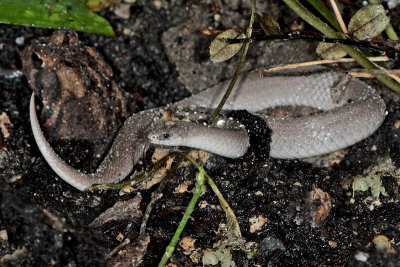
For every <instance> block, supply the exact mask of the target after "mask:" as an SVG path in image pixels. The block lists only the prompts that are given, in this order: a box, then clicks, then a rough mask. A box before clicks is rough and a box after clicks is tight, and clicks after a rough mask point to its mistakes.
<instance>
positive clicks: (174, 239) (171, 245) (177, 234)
mask: <svg viewBox="0 0 400 267" xmlns="http://www.w3.org/2000/svg"><path fill="white" fill-rule="evenodd" d="M200 168H201V167H200ZM201 169H202V168H201ZM203 185H204V170H203V169H202V171H200V172H199V174H198V175H197V183H196V189H195V191H194V193H193V197H192V199H191V200H190V203H189V205H188V207H187V208H186V211H185V214H183V218H182V220H181V222H180V223H179V226H178V228H177V229H176V231H175V234H174V236H173V237H172V239H171V242H170V243H169V245H168V247H167V248H166V249H165V253H164V255H163V257H162V258H161V261H160V263H159V264H158V266H159V267H164V266H165V265H166V264H167V262H168V259H169V258H170V257H171V255H172V253H173V252H174V250H175V246H176V243H178V240H179V237H180V235H181V233H182V231H183V229H184V228H185V225H186V223H187V221H188V219H189V217H190V215H191V214H192V212H193V210H194V207H195V205H196V203H197V200H198V199H199V197H200V195H201V193H202V192H203Z"/></svg>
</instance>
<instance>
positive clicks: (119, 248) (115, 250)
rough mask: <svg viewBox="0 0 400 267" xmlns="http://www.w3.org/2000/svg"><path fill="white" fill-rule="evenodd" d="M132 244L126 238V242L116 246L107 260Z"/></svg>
mask: <svg viewBox="0 0 400 267" xmlns="http://www.w3.org/2000/svg"><path fill="white" fill-rule="evenodd" d="M130 242H131V240H130V239H129V238H126V239H125V240H124V242H122V243H121V244H119V245H118V246H116V247H115V248H114V249H113V250H112V251H111V252H110V253H108V255H107V256H106V260H108V259H110V258H111V257H112V256H114V255H115V254H116V253H117V252H118V251H120V250H121V249H122V248H124V247H125V246H126V245H128V244H129V243H130Z"/></svg>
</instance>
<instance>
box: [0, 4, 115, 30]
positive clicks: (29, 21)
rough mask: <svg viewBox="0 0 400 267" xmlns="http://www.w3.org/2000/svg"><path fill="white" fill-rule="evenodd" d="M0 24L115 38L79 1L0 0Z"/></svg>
mask: <svg viewBox="0 0 400 267" xmlns="http://www.w3.org/2000/svg"><path fill="white" fill-rule="evenodd" d="M0 23H7V24H16V25H24V26H34V27H44V28H53V29H57V28H61V27H67V28H71V29H75V30H77V31H83V32H92V33H98V34H104V35H110V36H112V35H114V31H113V29H112V27H111V26H110V24H109V23H108V21H107V20H106V19H104V18H102V17H101V16H99V15H97V14H95V13H93V12H92V11H91V10H90V9H89V8H88V7H87V6H86V5H85V3H84V2H83V1H82V0H63V1H58V0H29V1H26V0H1V1H0Z"/></svg>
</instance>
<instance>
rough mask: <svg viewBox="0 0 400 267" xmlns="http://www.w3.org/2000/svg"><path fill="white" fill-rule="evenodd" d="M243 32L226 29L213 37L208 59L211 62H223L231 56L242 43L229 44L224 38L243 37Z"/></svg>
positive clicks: (237, 50)
mask: <svg viewBox="0 0 400 267" xmlns="http://www.w3.org/2000/svg"><path fill="white" fill-rule="evenodd" d="M245 37H246V36H245V35H244V34H243V33H240V32H238V31H236V30H235V29H229V30H226V31H224V32H222V33H220V34H218V35H217V37H215V39H214V40H213V41H212V42H211V44H210V59H211V61H212V62H214V63H217V62H223V61H227V60H228V59H230V58H231V57H233V56H234V55H235V54H236V53H237V52H239V50H240V48H242V45H243V44H229V43H228V42H227V41H226V39H237V38H245Z"/></svg>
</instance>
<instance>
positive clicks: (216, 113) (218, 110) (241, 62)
mask: <svg viewBox="0 0 400 267" xmlns="http://www.w3.org/2000/svg"><path fill="white" fill-rule="evenodd" d="M255 13H256V0H253V4H252V9H251V17H250V23H249V27H247V31H246V38H249V39H250V37H251V34H252V32H253V22H254V17H255ZM249 45H250V43H245V44H244V46H243V50H242V54H241V56H240V59H239V63H238V65H237V67H236V70H235V73H234V74H233V77H232V80H231V82H230V84H229V87H228V89H227V90H226V92H225V94H224V96H223V97H222V100H221V102H220V103H219V105H218V107H217V108H216V109H215V111H214V113H213V114H212V115H211V117H210V119H209V120H208V122H209V123H210V124H211V123H212V122H213V121H214V120H215V118H217V117H218V115H219V113H220V112H221V110H222V107H223V106H224V105H225V102H226V100H227V99H228V97H229V95H230V94H231V92H232V89H233V87H234V86H235V83H236V81H237V79H238V77H239V74H240V71H241V69H242V65H243V63H244V60H245V58H246V54H247V50H248V49H249Z"/></svg>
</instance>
